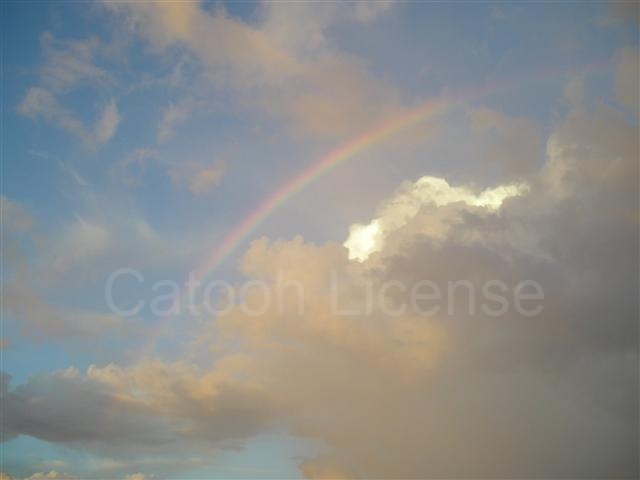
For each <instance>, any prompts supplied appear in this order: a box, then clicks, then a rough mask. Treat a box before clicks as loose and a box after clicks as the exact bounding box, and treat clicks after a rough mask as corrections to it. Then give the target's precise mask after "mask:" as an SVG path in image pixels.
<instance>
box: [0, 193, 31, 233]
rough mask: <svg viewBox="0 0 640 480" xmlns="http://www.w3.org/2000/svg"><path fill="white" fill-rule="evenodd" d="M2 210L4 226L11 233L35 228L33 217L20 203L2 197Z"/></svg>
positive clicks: (0, 198) (0, 205)
mask: <svg viewBox="0 0 640 480" xmlns="http://www.w3.org/2000/svg"><path fill="white" fill-rule="evenodd" d="M0 210H1V211H2V226H3V228H7V229H9V231H11V232H24V231H28V230H31V228H33V226H34V219H33V217H32V216H31V215H30V214H29V213H27V211H26V209H25V208H24V207H23V206H22V205H21V204H19V203H16V202H14V201H11V200H9V199H8V198H7V197H5V196H4V195H0Z"/></svg>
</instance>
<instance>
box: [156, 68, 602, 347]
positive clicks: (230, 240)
mask: <svg viewBox="0 0 640 480" xmlns="http://www.w3.org/2000/svg"><path fill="white" fill-rule="evenodd" d="M610 65H611V62H610V60H607V61H605V62H598V63H593V64H589V65H586V66H583V67H582V68H578V69H576V68H575V67H573V68H571V67H569V68H567V67H562V68H556V69H550V70H546V71H544V72H542V73H538V74H537V75H530V76H527V77H524V78H521V79H519V80H518V81H513V80H511V81H507V82H501V83H493V84H487V85H485V86H483V87H481V88H475V89H472V90H468V91H465V92H458V94H457V95H448V96H447V95H445V96H441V97H438V98H436V99H431V100H429V101H427V102H426V103H423V104H422V105H420V106H418V107H417V108H414V109H411V110H409V111H407V112H405V113H403V114H402V115H399V116H397V117H395V118H393V119H391V120H389V121H387V122H386V123H383V124H382V125H380V126H378V127H376V128H374V129H373V130H370V131H368V132H365V133H363V134H361V135H359V136H357V137H355V138H354V139H351V140H350V141H348V142H346V143H344V144H342V145H341V146H339V147H338V148H336V149H334V150H332V151H331V152H329V154H327V155H326V156H324V157H322V158H320V159H319V160H318V161H316V162H315V163H312V164H311V165H310V166H309V167H308V168H306V169H305V170H303V171H302V172H300V173H298V174H297V175H296V176H294V177H293V178H291V179H290V180H289V181H288V182H287V183H285V184H284V185H283V186H282V187H281V188H280V189H279V190H277V191H276V192H275V193H274V194H272V195H271V196H270V197H268V198H267V199H266V200H265V201H264V202H262V203H261V204H260V206H258V208H256V209H255V210H253V211H252V212H251V213H250V214H249V215H248V216H247V217H246V218H245V219H244V220H242V222H240V223H238V224H237V225H236V226H235V228H234V229H233V230H231V231H230V232H229V233H228V234H227V235H226V236H225V237H224V238H223V240H222V241H221V242H220V243H219V244H218V245H217V247H216V248H215V249H214V250H213V251H212V252H211V253H210V254H209V255H208V256H207V257H206V258H205V260H204V261H203V262H201V264H200V265H199V266H198V267H197V268H196V269H195V278H196V280H199V281H202V280H205V279H206V278H207V277H208V276H210V275H211V273H212V272H213V271H215V270H216V269H217V268H218V266H220V264H221V263H222V262H223V261H224V260H225V259H226V258H227V257H228V256H229V255H230V254H231V253H232V252H233V251H234V250H235V249H236V248H238V246H239V245H241V244H242V243H243V241H244V240H245V239H246V238H247V237H248V236H249V235H250V234H251V232H253V231H254V230H255V229H256V228H257V227H258V226H259V225H260V224H261V223H262V222H263V221H264V220H265V219H266V218H267V217H269V215H271V213H273V212H274V211H275V210H277V209H278V208H279V207H280V206H281V205H283V204H284V203H286V202H287V201H288V200H289V199H290V198H291V197H293V196H294V195H296V194H297V193H298V192H300V191H301V190H303V189H304V188H305V187H306V186H307V185H309V184H310V183H312V182H313V181H315V180H316V179H318V178H320V177H321V176H323V175H324V174H326V173H327V172H329V171H331V170H332V169H334V168H336V167H337V166H339V165H340V164H342V163H344V162H346V161H347V160H349V159H351V158H353V157H355V156H356V155H358V154H360V153H362V152H364V151H366V150H368V149H370V148H372V147H374V146H376V145H378V144H380V143H382V142H384V141H385V140H387V139H389V138H390V137H392V136H394V135H395V134H397V133H399V132H401V131H403V130H405V129H408V128H410V127H413V126H415V125H418V124H420V123H422V122H425V121H427V120H429V119H432V118H434V117H436V116H438V115H442V114H444V113H446V112H447V111H449V110H451V109H452V108H453V107H455V106H459V105H463V104H465V103H466V102H470V101H473V100H474V99H478V98H482V97H485V96H487V95H490V94H492V93H496V92H501V91H505V90H511V89H514V88H521V87H523V86H525V85H527V84H531V85H535V84H536V83H539V82H541V81H544V80H547V79H550V78H551V79H553V78H557V77H560V78H563V77H565V76H567V75H580V74H584V73H586V72H588V71H592V70H599V69H602V68H604V67H610ZM186 295H187V291H186V290H183V291H182V292H181V294H180V300H179V302H180V303H182V301H183V300H184V299H185V296H186ZM170 319H171V316H168V317H165V319H164V321H163V322H161V324H160V325H159V326H158V328H157V330H156V331H155V332H154V333H155V334H154V335H152V336H151V338H150V339H149V341H148V342H146V344H145V345H144V347H145V348H143V351H144V352H145V353H149V352H150V350H152V348H153V345H154V344H155V342H156V341H157V339H158V338H159V337H160V336H161V335H162V332H164V331H166V329H167V327H168V322H169V321H170Z"/></svg>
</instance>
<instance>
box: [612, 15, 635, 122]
mask: <svg viewBox="0 0 640 480" xmlns="http://www.w3.org/2000/svg"><path fill="white" fill-rule="evenodd" d="M631 4H633V3H631ZM637 7H638V6H637V5H636V9H637ZM638 55H640V52H639V51H638V49H637V48H627V49H624V50H622V51H621V52H620V54H619V57H618V63H617V67H616V78H615V93H616V99H617V100H618V102H619V103H620V105H623V106H624V107H626V108H628V109H629V111H630V112H633V113H635V114H636V115H638V109H639V108H640V99H639V98H638V95H639V94H638V85H640V78H639V75H640V73H638V72H640V62H639V60H638Z"/></svg>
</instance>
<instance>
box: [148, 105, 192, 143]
mask: <svg viewBox="0 0 640 480" xmlns="http://www.w3.org/2000/svg"><path fill="white" fill-rule="evenodd" d="M194 108H195V104H194V103H193V102H192V101H182V102H180V103H178V104H171V105H169V106H168V107H166V108H165V109H164V111H163V112H162V118H161V119H160V122H159V124H158V134H157V138H158V142H165V141H167V140H169V139H170V138H171V137H173V135H174V129H175V127H176V126H177V125H179V124H181V123H184V122H185V121H187V119H188V118H189V116H190V115H191V113H192V112H193V110H194Z"/></svg>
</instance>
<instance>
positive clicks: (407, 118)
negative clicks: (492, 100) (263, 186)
mask: <svg viewBox="0 0 640 480" xmlns="http://www.w3.org/2000/svg"><path fill="white" fill-rule="evenodd" d="M459 101H460V100H459ZM459 101H458V102H459ZM458 102H454V101H451V100H445V99H440V100H432V101H429V102H426V103H425V104H423V105H422V106H420V107H418V108H416V109H413V110H411V111H409V112H408V113H405V114H404V115H401V116H399V117H397V118H395V119H393V120H392V121H390V122H387V123H386V124H384V125H382V126H379V127H378V128H375V129H374V130H371V131H369V132H367V133H365V134H363V135H360V136H358V137H356V138H354V139H352V140H350V141H349V142H347V143H345V144H343V145H342V146H340V147H338V148H336V149H335V150H333V151H331V152H330V153H329V154H328V155H326V156H325V157H322V158H321V159H320V160H318V161H317V162H315V163H313V164H311V166H309V167H308V168H307V169H305V170H303V171H302V172H300V173H299V174H298V175H296V176H295V177H293V178H292V179H290V180H289V181H288V182H287V183H285V184H284V185H283V186H282V188H280V189H279V190H278V191H276V192H275V193H274V194H273V195H271V196H270V197H268V198H267V199H266V200H265V201H264V202H263V203H261V204H260V206H259V207H258V208H257V209H255V210H254V211H253V212H252V213H251V214H250V215H249V216H247V217H246V218H245V219H244V220H243V221H242V222H240V223H239V224H238V225H237V226H236V227H235V228H234V229H233V230H231V231H230V232H229V233H228V234H227V235H226V236H225V237H224V239H223V240H222V241H221V242H220V244H219V245H218V246H217V248H216V249H215V250H214V251H213V252H211V254H210V255H209V256H208V257H207V258H206V259H205V261H204V262H203V263H202V264H201V265H200V266H199V268H197V269H196V278H197V279H199V280H203V279H205V278H206V277H207V276H208V275H210V274H211V273H212V272H213V271H214V270H215V269H216V268H217V267H218V266H219V265H220V264H221V263H222V262H223V261H224V260H225V259H226V258H227V256H229V254H231V253H232V252H233V251H234V250H235V249H236V248H237V247H238V245H240V244H241V243H242V242H243V241H244V240H245V239H246V238H247V237H248V236H249V234H251V232H252V231H253V230H255V229H256V227H258V226H259V225H260V224H261V223H262V222H263V221H264V220H265V219H266V218H267V217H268V216H269V215H271V213H273V212H274V211H275V210H277V209H278V208H279V207H280V206H281V205H283V204H284V203H286V202H287V200H289V199H290V198H291V197H293V196H294V195H295V194H297V193H298V192H300V191H301V190H303V189H304V188H305V187H306V186H307V185H309V184H310V183H312V182H313V181H315V180H316V179H318V178H320V177H321V176H322V175H324V174H326V173H327V172H329V171H331V170H332V169H334V168H336V167H337V166H338V165H340V164H341V163H344V162H345V161H347V160H349V159H350V158H353V157H355V156H356V155H358V154H359V153H361V152H363V151H365V150H367V149H369V148H371V147H373V146H374V145H376V144H378V143H381V142H383V141H384V140H386V139H388V138H389V137H392V136H393V135H394V134H396V133H398V132H400V131H401V130H404V129H406V128H408V127H411V126H413V125H417V124H419V123H421V122H424V121H425V120H427V119H428V118H432V117H434V116H437V115H438V114H441V113H444V112H445V111H446V110H448V109H449V108H451V107H452V106H453V104H454V103H458Z"/></svg>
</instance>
